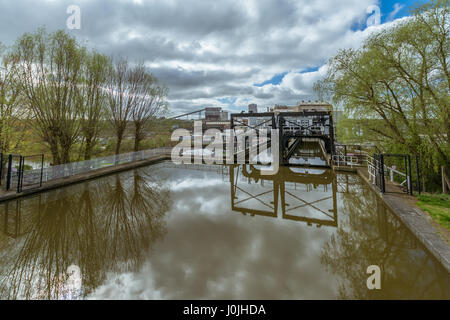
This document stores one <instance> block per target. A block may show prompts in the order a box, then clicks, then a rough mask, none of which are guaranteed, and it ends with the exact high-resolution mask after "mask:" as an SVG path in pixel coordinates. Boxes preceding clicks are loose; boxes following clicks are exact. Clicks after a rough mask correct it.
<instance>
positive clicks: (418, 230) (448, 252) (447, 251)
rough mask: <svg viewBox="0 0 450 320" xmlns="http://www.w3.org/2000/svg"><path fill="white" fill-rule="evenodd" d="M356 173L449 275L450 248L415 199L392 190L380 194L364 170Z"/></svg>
mask: <svg viewBox="0 0 450 320" xmlns="http://www.w3.org/2000/svg"><path fill="white" fill-rule="evenodd" d="M356 172H357V173H358V175H359V176H360V177H361V178H362V179H363V180H364V182H365V183H366V184H367V185H368V186H369V187H370V188H371V189H372V190H373V191H374V192H375V194H376V195H377V196H378V197H379V198H380V199H381V200H382V201H383V202H384V203H385V204H386V206H387V207H388V208H389V209H391V211H392V212H394V213H395V215H396V216H397V217H398V218H399V219H400V221H402V222H403V224H404V225H405V226H406V227H407V228H408V229H409V230H410V231H411V232H412V233H413V234H414V235H415V236H416V237H417V239H419V241H420V242H421V243H422V244H423V245H424V246H425V248H427V250H428V251H429V252H430V253H431V254H432V255H433V256H434V257H435V258H436V259H437V260H438V261H439V262H440V263H441V264H442V266H443V267H444V268H445V269H446V270H447V272H449V273H450V246H449V245H448V244H447V242H446V241H445V240H444V239H443V238H442V237H440V236H439V234H438V232H439V230H438V229H437V227H435V226H433V222H432V220H431V217H429V216H428V215H427V214H426V213H425V212H423V211H422V210H421V209H420V208H419V207H417V206H416V205H415V201H416V200H417V199H416V198H415V197H413V196H410V195H407V194H404V193H401V192H395V191H394V190H393V188H392V189H391V192H387V193H385V194H382V193H381V192H380V191H379V190H377V189H376V188H375V187H374V185H373V184H372V183H370V181H369V177H368V173H367V169H366V168H357V169H356ZM391 187H393V186H391Z"/></svg>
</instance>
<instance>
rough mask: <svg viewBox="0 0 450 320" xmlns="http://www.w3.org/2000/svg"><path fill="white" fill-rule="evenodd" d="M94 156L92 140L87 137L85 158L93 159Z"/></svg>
mask: <svg viewBox="0 0 450 320" xmlns="http://www.w3.org/2000/svg"><path fill="white" fill-rule="evenodd" d="M91 156H92V140H91V139H90V138H86V146H85V149H84V160H91Z"/></svg>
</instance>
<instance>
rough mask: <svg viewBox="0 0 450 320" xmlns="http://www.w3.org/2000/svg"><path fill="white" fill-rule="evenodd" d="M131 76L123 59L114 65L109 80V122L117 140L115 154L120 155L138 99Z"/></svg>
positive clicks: (126, 62)
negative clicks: (134, 105)
mask: <svg viewBox="0 0 450 320" xmlns="http://www.w3.org/2000/svg"><path fill="white" fill-rule="evenodd" d="M129 75H130V67H129V65H128V61H127V60H126V59H123V58H121V59H120V60H119V61H117V62H116V63H115V64H114V67H113V68H112V70H111V72H110V76H109V79H108V88H107V89H108V106H109V120H110V122H111V125H112V127H113V130H114V133H115V136H116V139H117V142H116V151H115V154H119V153H120V146H121V144H122V139H123V135H124V133H125V130H126V128H127V123H128V121H129V119H130V115H131V110H132V106H133V104H134V100H135V99H136V98H135V95H134V92H135V91H136V83H135V82H131V81H130V79H129V78H130V77H129Z"/></svg>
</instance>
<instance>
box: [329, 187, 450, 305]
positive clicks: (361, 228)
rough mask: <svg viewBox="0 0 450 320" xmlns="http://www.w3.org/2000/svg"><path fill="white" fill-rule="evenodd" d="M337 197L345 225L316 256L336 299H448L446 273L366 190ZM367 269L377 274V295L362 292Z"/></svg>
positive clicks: (341, 222)
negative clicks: (335, 287) (335, 279)
mask: <svg viewBox="0 0 450 320" xmlns="http://www.w3.org/2000/svg"><path fill="white" fill-rule="evenodd" d="M355 183H358V182H356V181H355ZM359 183H360V182H359ZM342 197H343V206H344V208H343V210H342V212H344V213H345V214H344V216H345V219H343V221H340V222H339V228H338V229H337V232H336V234H335V235H333V236H332V237H331V239H330V241H329V242H328V243H326V244H325V246H324V247H323V250H322V255H321V261H322V263H323V264H325V265H326V266H327V267H328V268H329V269H330V270H331V271H332V272H333V273H334V274H336V275H337V276H339V279H340V281H341V282H340V288H339V297H340V298H342V299H378V298H382V299H402V298H405V299H425V298H447V299H448V298H450V281H449V276H448V273H447V272H446V271H445V270H444V269H443V268H442V267H441V266H440V265H439V264H438V263H437V262H435V260H434V259H433V258H432V257H431V256H430V255H429V254H427V253H426V252H425V251H424V250H423V249H422V247H421V246H420V244H419V243H418V242H417V240H416V239H415V238H414V237H413V236H412V235H411V233H410V232H409V231H408V230H407V229H406V228H405V227H404V226H403V225H402V223H401V222H400V221H399V220H398V219H397V218H396V217H394V216H393V214H391V213H390V212H389V211H388V210H387V209H386V207H384V205H383V203H382V202H381V200H379V199H378V198H377V197H376V195H375V194H374V193H373V192H372V191H371V190H370V189H368V188H367V187H366V186H363V185H359V188H358V189H356V188H355V189H353V190H352V192H350V193H342ZM369 265H378V266H380V268H381V275H382V278H381V280H382V281H381V282H382V283H381V290H368V289H367V286H366V280H367V277H368V276H369V275H368V274H366V268H367V267H368V266H369Z"/></svg>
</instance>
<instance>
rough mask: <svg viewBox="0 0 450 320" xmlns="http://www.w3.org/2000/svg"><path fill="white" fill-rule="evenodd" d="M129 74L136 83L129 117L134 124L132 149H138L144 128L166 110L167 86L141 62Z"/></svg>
mask: <svg viewBox="0 0 450 320" xmlns="http://www.w3.org/2000/svg"><path fill="white" fill-rule="evenodd" d="M130 76H131V78H132V81H133V82H136V83H137V86H136V92H135V95H136V100H135V101H134V103H133V106H132V110H131V118H132V121H133V126H134V151H139V147H140V143H141V141H142V140H143V139H144V130H145V128H148V126H149V125H150V124H151V123H152V122H153V121H155V119H157V118H158V117H160V116H162V115H163V114H164V113H165V112H166V111H167V103H166V101H165V98H166V97H167V88H166V87H165V86H164V85H161V84H159V83H158V79H157V78H156V77H154V76H153V75H151V74H149V73H148V72H147V71H146V70H145V67H144V65H142V64H141V65H138V66H136V67H135V68H134V69H133V70H132V71H131V74H130Z"/></svg>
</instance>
